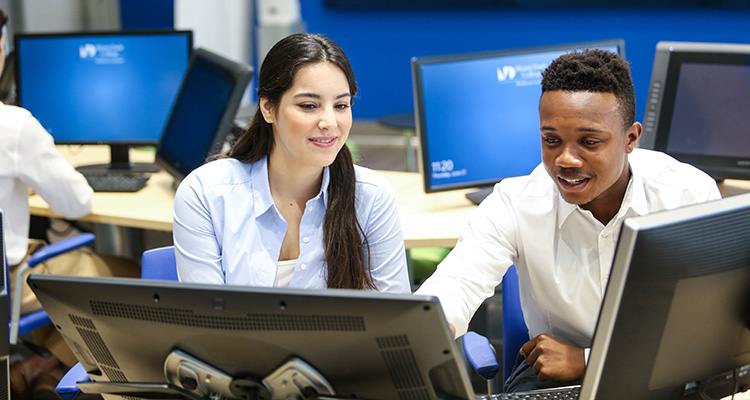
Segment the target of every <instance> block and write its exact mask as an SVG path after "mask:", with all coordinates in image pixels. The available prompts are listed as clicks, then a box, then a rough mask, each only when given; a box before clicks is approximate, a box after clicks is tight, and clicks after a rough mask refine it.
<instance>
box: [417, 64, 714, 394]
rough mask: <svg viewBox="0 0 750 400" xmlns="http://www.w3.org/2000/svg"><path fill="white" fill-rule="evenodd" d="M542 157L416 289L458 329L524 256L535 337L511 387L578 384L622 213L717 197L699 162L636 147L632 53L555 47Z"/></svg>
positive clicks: (498, 190)
mask: <svg viewBox="0 0 750 400" xmlns="http://www.w3.org/2000/svg"><path fill="white" fill-rule="evenodd" d="M539 117H540V132H541V140H542V164H541V165H539V166H538V167H537V168H536V169H535V170H534V171H533V172H532V173H531V174H530V175H528V176H523V177H517V178H510V179H505V180H503V181H502V182H500V183H498V184H497V185H495V188H494V191H493V193H492V194H491V195H490V196H488V197H487V199H486V200H485V201H484V202H482V204H481V205H480V206H479V208H478V209H477V211H476V212H475V214H474V215H473V217H472V218H471V220H470V223H469V227H468V228H467V230H466V231H465V232H464V233H463V234H462V236H461V237H460V239H459V241H458V243H457V245H456V247H455V248H454V249H453V250H452V251H451V253H450V254H449V255H448V256H447V257H446V259H445V260H444V261H443V262H442V263H441V264H440V265H439V266H438V268H437V271H436V272H435V273H434V274H433V275H432V276H431V277H430V278H429V279H427V281H426V282H425V283H424V284H423V285H422V287H420V288H419V290H418V291H417V293H418V294H431V295H435V296H437V297H438V298H439V299H440V302H441V304H442V306H443V308H444V310H445V314H446V318H447V319H448V322H449V323H450V324H451V327H453V329H455V333H456V334H457V336H459V335H462V334H464V333H465V332H466V329H467V326H468V323H469V320H470V319H471V317H472V315H473V314H474V312H475V311H476V309H477V308H478V307H479V305H480V304H481V303H482V301H484V299H486V298H488V297H490V296H492V295H493V294H494V292H495V286H497V285H498V284H499V283H500V281H501V280H502V277H503V275H504V274H505V272H506V271H507V269H508V268H509V267H510V266H511V265H514V264H515V265H516V268H517V270H518V276H519V286H520V292H521V305H522V308H523V312H524V317H525V319H526V324H527V327H528V329H529V336H530V338H531V340H529V341H528V342H527V343H526V344H525V345H524V346H523V347H522V348H521V350H520V354H519V359H518V362H517V369H516V370H515V371H514V373H513V374H512V375H511V377H510V378H509V379H508V382H506V383H505V391H508V392H516V391H526V390H533V389H539V388H545V387H554V386H560V385H562V384H570V383H575V382H578V381H579V380H580V379H581V378H582V377H583V372H584V369H585V366H586V360H587V358H588V350H587V349H588V348H589V347H590V346H591V341H592V338H593V334H594V328H595V326H596V321H597V317H598V314H599V308H600V305H601V301H602V298H603V295H604V290H605V288H606V285H607V281H608V278H609V271H610V268H611V265H612V259H613V258H614V250H615V245H616V242H617V238H618V235H619V231H620V227H621V226H622V222H623V220H624V219H625V218H627V217H631V216H636V215H644V214H649V213H653V212H657V211H661V210H667V209H673V208H678V207H682V206H685V205H689V204H694V203H700V202H705V201H708V200H713V199H718V198H720V197H721V195H720V193H719V190H718V188H717V186H716V182H715V181H714V180H713V179H711V178H710V177H709V176H708V175H706V174H705V173H703V172H701V171H700V170H698V169H696V168H694V167H692V166H690V165H687V164H683V163H680V162H678V161H676V160H675V159H673V158H671V157H669V156H667V155H665V154H662V153H658V152H654V151H648V150H643V149H635V146H636V144H637V143H638V139H639V138H640V136H641V132H642V126H641V124H640V123H638V122H635V95H634V91H633V83H632V80H631V77H630V69H629V67H628V64H627V62H626V61H624V60H623V59H622V58H620V57H619V56H618V55H616V54H614V53H610V52H606V51H602V50H589V51H585V52H581V53H572V54H567V55H563V56H561V57H559V58H558V59H557V60H555V61H553V62H552V64H551V65H550V66H549V67H548V68H547V69H546V70H545V72H544V73H543V79H542V97H541V100H540V102H539Z"/></svg>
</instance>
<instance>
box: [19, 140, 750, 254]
mask: <svg viewBox="0 0 750 400" xmlns="http://www.w3.org/2000/svg"><path fill="white" fill-rule="evenodd" d="M58 149H59V150H60V151H61V152H62V153H63V155H65V157H66V158H67V159H68V161H69V162H70V163H71V164H72V165H74V166H79V165H85V164H92V163H96V162H102V161H103V160H106V158H107V155H108V149H107V147H106V146H66V145H61V146H58ZM130 154H131V160H133V161H141V162H152V161H153V160H154V153H153V152H149V151H139V150H133V149H131V151H130ZM380 172H382V173H383V175H384V176H385V177H386V178H387V179H388V180H389V181H390V182H391V185H392V186H393V190H394V192H395V193H396V201H397V203H398V207H399V212H400V215H401V225H402V226H403V233H404V241H405V244H406V247H407V248H414V247H447V248H450V247H453V246H454V245H455V244H456V241H457V240H458V236H459V235H460V234H461V232H463V230H464V228H465V227H466V225H467V223H468V221H469V217H470V216H471V214H472V213H473V211H474V209H475V208H476V206H475V205H474V204H473V203H472V202H471V201H469V200H468V199H466V197H465V194H466V193H468V192H469V191H471V190H470V189H467V190H453V191H448V192H440V193H431V194H426V193H424V192H423V190H422V178H421V176H420V175H419V174H418V173H415V172H396V171H380ZM172 183H173V180H172V177H171V176H170V175H169V174H167V173H166V172H164V171H161V172H158V173H156V174H153V175H152V176H151V178H150V179H149V181H148V184H147V185H146V187H144V188H143V189H141V190H140V191H138V192H135V193H102V192H97V193H95V194H94V200H93V202H94V204H93V212H92V213H91V214H90V215H88V216H85V217H83V218H81V220H82V221H87V222H93V223H100V224H111V225H118V226H125V227H131V228H141V229H149V230H158V231H171V230H172V208H173V206H174V189H173V188H172ZM719 189H720V190H721V192H722V194H723V195H724V196H732V195H736V194H740V193H746V192H750V181H737V180H727V181H724V182H722V183H720V184H719ZM29 204H30V207H31V213H32V214H33V215H39V216H46V217H58V218H59V215H57V214H55V213H53V212H52V210H50V209H49V207H48V206H47V203H46V202H44V200H42V198H41V197H39V196H38V195H32V196H31V197H30V198H29Z"/></svg>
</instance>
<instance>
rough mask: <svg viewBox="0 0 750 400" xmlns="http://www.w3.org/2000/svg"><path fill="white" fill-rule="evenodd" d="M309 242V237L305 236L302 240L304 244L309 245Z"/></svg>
mask: <svg viewBox="0 0 750 400" xmlns="http://www.w3.org/2000/svg"><path fill="white" fill-rule="evenodd" d="M309 241H310V238H309V237H307V236H305V237H303V238H302V242H304V243H307V242H309Z"/></svg>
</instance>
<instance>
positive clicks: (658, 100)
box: [639, 41, 750, 181]
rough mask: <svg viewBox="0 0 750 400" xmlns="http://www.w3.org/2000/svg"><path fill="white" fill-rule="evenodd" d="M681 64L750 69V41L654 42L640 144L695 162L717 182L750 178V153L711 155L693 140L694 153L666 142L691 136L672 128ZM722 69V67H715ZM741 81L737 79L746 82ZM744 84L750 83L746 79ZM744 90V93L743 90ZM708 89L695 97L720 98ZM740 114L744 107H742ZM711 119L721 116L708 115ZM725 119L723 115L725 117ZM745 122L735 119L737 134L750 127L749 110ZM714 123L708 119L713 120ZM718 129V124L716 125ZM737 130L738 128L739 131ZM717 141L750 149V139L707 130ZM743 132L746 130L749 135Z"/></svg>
mask: <svg viewBox="0 0 750 400" xmlns="http://www.w3.org/2000/svg"><path fill="white" fill-rule="evenodd" d="M683 65H697V66H710V65H714V66H719V67H726V66H744V67H745V68H750V45H747V44H732V43H701V42H671V41H662V42H658V43H657V45H656V53H655V55H654V65H653V70H652V73H651V82H650V86H649V92H648V101H647V102H646V110H645V112H644V121H643V135H642V137H641V140H640V143H639V146H640V147H643V148H647V149H654V150H659V151H662V152H665V153H667V154H669V155H671V156H673V157H675V158H677V159H678V160H680V161H683V162H686V163H689V164H692V165H694V166H696V167H698V168H700V169H702V170H703V171H705V172H706V173H708V174H709V175H711V176H712V177H713V178H714V179H716V180H717V181H721V180H724V179H728V178H729V179H750V154H747V155H745V156H729V155H722V154H711V152H710V150H709V149H708V148H707V147H706V146H705V145H704V144H701V143H698V144H696V145H695V148H694V149H693V151H691V152H690V153H687V152H685V151H684V150H679V151H678V150H672V149H670V147H669V146H668V143H669V139H670V137H672V139H673V140H674V139H675V138H676V139H677V142H678V143H686V140H687V137H684V138H683V137H682V135H683V132H682V130H677V131H675V132H672V131H671V130H672V124H673V119H674V118H675V116H674V112H675V104H676V101H677V91H678V89H679V88H678V83H679V78H680V72H681V67H682V66H683ZM716 73H718V72H716ZM742 84H743V82H737V85H742ZM744 84H745V85H747V84H748V82H744ZM743 93H745V92H743ZM706 96H707V94H706V93H700V94H698V96H697V97H700V98H703V99H707V100H708V101H711V102H716V99H713V98H712V99H708V98H707V97H706ZM685 100H687V98H683V101H685ZM739 113H740V114H742V112H741V111H740V112H739ZM709 118H722V117H719V116H710V117H709ZM722 119H724V118H722ZM741 119H743V120H742V121H739V120H738V121H735V123H734V125H736V128H735V129H731V130H732V131H733V132H732V133H734V134H743V133H742V132H743V131H742V129H745V130H746V129H747V126H748V123H747V122H748V121H750V119H748V118H747V114H746V113H745V114H744V118H741ZM709 123H710V121H709ZM714 129H715V128H714ZM738 130H739V132H738ZM706 134H708V135H710V136H708V137H710V138H713V140H716V141H717V142H722V141H723V142H725V143H727V144H728V145H729V146H734V148H735V149H737V148H738V147H737V146H740V147H739V149H742V150H746V151H748V150H750V149H748V148H744V149H743V147H747V144H744V145H740V144H738V143H732V142H731V139H728V138H726V137H723V133H722V132H718V131H717V130H712V131H710V132H706ZM747 134H748V132H747V131H745V133H744V135H745V136H747Z"/></svg>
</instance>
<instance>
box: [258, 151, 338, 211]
mask: <svg viewBox="0 0 750 400" xmlns="http://www.w3.org/2000/svg"><path fill="white" fill-rule="evenodd" d="M250 174H251V177H252V182H253V206H254V207H255V215H256V216H261V215H263V214H264V213H266V212H267V211H268V210H269V209H271V208H275V207H276V205H275V203H274V202H273V196H271V184H270V183H269V181H268V156H266V157H263V158H262V159H260V160H258V161H257V162H255V163H253V164H252V167H251V172H250ZM330 182H331V173H330V170H329V167H325V168H323V181H322V183H321V185H320V192H319V193H318V195H317V196H315V197H314V198H313V199H311V201H316V200H318V199H320V198H322V199H323V205H324V206H325V207H326V208H327V207H328V185H329V184H330Z"/></svg>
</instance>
